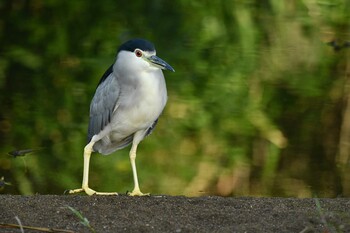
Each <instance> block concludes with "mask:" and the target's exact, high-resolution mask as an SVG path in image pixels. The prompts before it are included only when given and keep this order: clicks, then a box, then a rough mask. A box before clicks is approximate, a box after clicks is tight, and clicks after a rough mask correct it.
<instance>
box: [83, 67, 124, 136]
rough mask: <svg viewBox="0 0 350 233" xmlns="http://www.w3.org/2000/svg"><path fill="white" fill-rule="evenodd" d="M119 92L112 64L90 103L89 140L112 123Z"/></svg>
mask: <svg viewBox="0 0 350 233" xmlns="http://www.w3.org/2000/svg"><path fill="white" fill-rule="evenodd" d="M119 94H120V87H119V84H118V81H117V79H116V77H115V76H114V75H113V66H111V67H110V68H109V69H108V70H107V71H106V72H105V73H104V75H103V76H102V78H101V80H100V82H99V85H98V86H97V89H96V92H95V95H94V97H93V99H92V101H91V104H90V121H89V128H88V138H87V140H88V142H90V141H91V138H92V137H93V136H94V135H96V134H98V133H100V132H101V131H102V130H103V129H104V128H105V126H106V125H107V124H108V123H110V121H111V118H112V114H113V111H114V110H115V107H116V104H117V102H118V98H119Z"/></svg>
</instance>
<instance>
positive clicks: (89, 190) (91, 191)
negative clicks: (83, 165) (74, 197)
mask: <svg viewBox="0 0 350 233" xmlns="http://www.w3.org/2000/svg"><path fill="white" fill-rule="evenodd" d="M82 192H85V193H86V194H87V195H89V196H91V195H118V193H109V192H96V191H95V190H93V189H91V188H89V187H82V188H80V189H72V190H69V192H68V193H69V194H75V193H82Z"/></svg>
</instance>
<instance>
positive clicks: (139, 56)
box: [69, 38, 175, 196]
mask: <svg viewBox="0 0 350 233" xmlns="http://www.w3.org/2000/svg"><path fill="white" fill-rule="evenodd" d="M162 70H169V71H172V72H175V70H174V69H173V68H172V67H171V66H170V65H169V64H168V63H167V62H165V61H164V60H163V59H161V58H160V57H158V56H157V55H156V49H155V47H154V44H153V43H151V42H150V41H148V40H145V39H140V38H136V39H131V40H128V41H126V42H125V43H123V44H122V45H120V47H119V49H118V51H117V56H116V59H115V62H114V63H113V64H112V65H111V66H110V67H109V68H108V69H107V71H106V72H105V73H104V74H103V75H102V77H101V79H100V81H99V83H98V85H97V88H96V91H95V94H94V96H93V98H92V101H91V103H90V118H89V125H88V134H87V142H88V143H87V145H86V146H85V148H84V168H83V181H82V187H81V188H78V189H73V190H69V193H70V194H75V193H80V192H85V193H86V194H88V195H118V193H117V192H111V193H110V192H97V191H95V190H93V189H91V188H90V187H89V184H88V183H89V182H88V180H89V164H90V156H91V153H92V152H98V153H100V154H103V155H109V154H111V153H113V152H115V151H117V150H120V149H123V148H125V147H127V146H128V145H130V144H131V149H130V152H129V157H130V163H131V168H132V174H133V180H134V189H133V191H132V192H129V193H128V194H129V195H130V196H145V195H149V194H148V193H146V194H144V193H142V192H141V190H140V186H139V182H138V176H137V170H136V162H135V161H136V151H137V147H138V145H139V143H140V142H141V141H142V140H143V139H144V138H145V137H146V136H148V135H149V134H150V133H151V132H152V131H153V130H154V128H155V127H156V124H157V122H158V118H159V116H160V115H161V113H162V111H163V109H164V107H165V105H166V102H167V98H168V97H167V88H166V82H165V78H164V75H163V72H162Z"/></svg>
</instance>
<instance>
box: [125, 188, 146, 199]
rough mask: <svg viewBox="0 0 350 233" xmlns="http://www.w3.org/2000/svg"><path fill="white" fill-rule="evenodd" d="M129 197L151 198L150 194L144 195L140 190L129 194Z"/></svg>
mask: <svg viewBox="0 0 350 233" xmlns="http://www.w3.org/2000/svg"><path fill="white" fill-rule="evenodd" d="M128 195H129V196H132V197H135V196H138V197H142V196H151V194H150V193H142V192H141V191H140V189H134V190H133V191H132V192H131V193H128Z"/></svg>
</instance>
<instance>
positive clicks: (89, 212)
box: [0, 195, 350, 233]
mask: <svg viewBox="0 0 350 233" xmlns="http://www.w3.org/2000/svg"><path fill="white" fill-rule="evenodd" d="M68 206H69V207H72V208H73V211H72V209H69V207H68ZM74 210H76V211H79V213H81V215H82V217H81V218H82V219H83V218H86V219H87V220H88V221H89V224H90V227H91V228H89V227H88V226H86V225H87V224H85V225H84V224H82V223H81V221H82V219H80V218H79V217H78V215H77V213H74ZM11 224H14V225H11ZM19 226H22V227H23V231H24V232H41V231H46V232H94V230H95V232H254V233H255V232H303V233H305V232H350V199H348V198H336V199H297V198H253V197H243V198H233V197H230V198H225V197H196V198H188V197H182V196H150V197H129V196H125V195H120V196H91V197H89V196H79V195H77V196H67V195H62V196H58V195H57V196H56V195H35V196H16V195H0V232H21V229H20V228H19ZM27 227H34V228H35V230H29V229H28V228H27ZM39 227H41V228H42V229H39ZM49 230H51V231H49Z"/></svg>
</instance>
